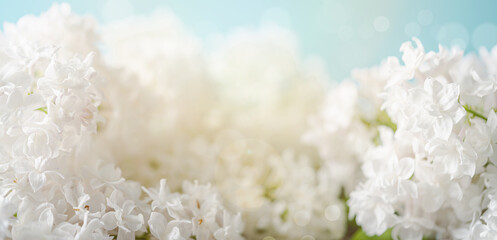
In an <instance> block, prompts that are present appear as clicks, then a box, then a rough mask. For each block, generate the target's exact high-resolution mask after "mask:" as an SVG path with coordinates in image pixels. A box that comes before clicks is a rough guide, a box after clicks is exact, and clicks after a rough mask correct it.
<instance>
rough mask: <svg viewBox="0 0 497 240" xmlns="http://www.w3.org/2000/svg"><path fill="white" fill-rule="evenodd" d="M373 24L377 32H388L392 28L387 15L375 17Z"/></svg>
mask: <svg viewBox="0 0 497 240" xmlns="http://www.w3.org/2000/svg"><path fill="white" fill-rule="evenodd" d="M373 26H374V29H375V30H376V31H377V32H386V31H387V30H388V28H390V21H389V20H388V18H386V17H385V16H378V17H376V18H375V19H374V22H373Z"/></svg>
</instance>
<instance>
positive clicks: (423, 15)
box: [418, 9, 433, 26]
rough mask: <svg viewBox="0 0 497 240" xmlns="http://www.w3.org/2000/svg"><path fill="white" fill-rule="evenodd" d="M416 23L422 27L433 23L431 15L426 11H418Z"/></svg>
mask: <svg viewBox="0 0 497 240" xmlns="http://www.w3.org/2000/svg"><path fill="white" fill-rule="evenodd" d="M418 22H419V24H421V25H423V26H427V25H430V24H431V23H432V22H433V13H432V12H431V11H430V10H428V9H424V10H421V11H419V13H418Z"/></svg>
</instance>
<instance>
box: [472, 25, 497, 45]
mask: <svg viewBox="0 0 497 240" xmlns="http://www.w3.org/2000/svg"><path fill="white" fill-rule="evenodd" d="M471 41H472V43H473V47H474V48H475V49H479V48H480V47H487V48H491V47H493V46H494V45H496V44H497V25H495V24H492V23H484V24H481V25H479V26H478V27H477V28H475V30H474V31H473V35H472V38H471Z"/></svg>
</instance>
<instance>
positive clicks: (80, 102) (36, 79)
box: [0, 5, 243, 239]
mask: <svg viewBox="0 0 497 240" xmlns="http://www.w3.org/2000/svg"><path fill="white" fill-rule="evenodd" d="M54 21H62V23H64V24H62V25H60V24H52V23H54ZM85 22H86V20H85V19H82V18H80V17H79V16H76V15H73V14H71V13H70V9H69V7H68V6H67V5H61V6H59V5H55V6H54V7H53V8H52V9H51V10H50V11H49V12H48V13H46V14H43V15H42V16H41V17H39V18H38V17H27V18H24V19H22V20H21V21H20V22H19V23H18V24H16V25H14V24H10V25H8V27H7V28H8V30H6V32H5V33H2V35H1V38H2V41H1V43H0V103H1V104H0V143H1V147H0V157H1V160H0V200H1V201H0V238H2V239H4V238H7V239H9V238H13V239H33V238H36V239H113V238H115V237H117V239H134V238H135V237H137V236H141V235H144V236H148V237H150V232H148V230H147V228H149V226H148V221H146V219H148V218H149V216H150V215H151V213H150V212H151V206H150V205H149V203H148V200H147V199H146V198H144V197H143V196H142V195H143V194H142V189H141V185H140V184H139V183H137V182H132V181H130V180H128V179H125V178H124V177H123V176H122V174H121V173H122V171H121V169H120V168H119V166H116V165H115V161H114V160H113V159H114V157H115V156H112V154H110V153H109V151H108V150H105V148H104V147H101V146H98V147H97V145H98V141H97V138H96V136H97V134H98V132H99V130H98V128H99V125H101V124H102V121H103V120H104V119H103V117H102V116H101V114H100V112H99V107H100V106H101V104H102V102H103V101H104V98H103V96H102V93H101V92H102V90H103V89H102V88H103V86H105V85H101V84H100V83H101V78H100V76H101V75H99V74H98V73H97V71H96V70H95V68H98V70H99V71H100V70H101V71H103V72H112V70H106V69H107V67H106V66H105V65H104V64H103V63H102V62H100V61H99V59H98V57H99V54H94V53H88V52H89V51H91V50H95V49H93V48H92V47H91V46H94V45H93V42H92V40H91V39H92V38H93V37H90V36H92V35H91V34H93V33H94V32H93V31H94V30H93V29H92V28H91V27H90V25H87V24H86V23H85ZM52 25H56V26H57V28H56V27H52ZM87 27H88V28H87ZM32 28H33V29H32ZM73 30H78V31H79V30H80V31H81V34H82V33H83V32H86V31H88V34H89V35H88V39H87V38H85V36H87V35H85V34H83V35H81V34H80V33H77V32H73ZM37 31H40V32H37ZM42 33H43V34H42ZM45 33H46V34H45ZM51 34H55V35H51ZM80 40H82V42H78V41H80ZM83 40H84V41H83ZM85 43H88V45H86V46H84V44H85ZM73 47H74V48H73ZM78 47H82V48H78ZM77 55H80V56H81V55H82V56H83V58H80V57H77ZM73 56H76V57H73ZM84 56H86V57H84ZM95 56H96V57H97V60H94V58H95ZM95 61H96V62H98V63H99V64H97V67H95V68H94V65H95V64H94V62H95ZM109 69H111V68H109ZM104 92H105V91H104ZM196 186H197V185H195V186H192V187H189V185H185V192H188V193H184V194H182V195H181V198H182V199H183V198H185V199H189V198H194V197H198V198H200V197H201V196H198V194H199V193H202V192H206V190H205V189H204V188H201V187H196ZM188 189H190V190H188ZM209 192H210V194H209V196H217V195H216V194H217V193H216V190H215V189H209ZM188 194H190V195H191V196H189V195H188ZM171 195H172V196H180V195H177V194H174V193H171ZM205 198H207V199H210V200H206V201H207V203H206V204H205V206H204V208H203V210H202V211H201V212H200V213H197V214H196V215H195V217H197V218H201V219H204V218H205V219H206V224H205V226H208V227H199V228H198V230H197V231H194V232H191V233H190V235H188V236H187V237H191V236H193V237H197V239H212V238H214V234H216V235H217V236H219V237H218V238H220V239H221V238H222V237H224V238H226V237H228V238H230V239H237V238H241V236H240V234H241V232H242V230H243V223H242V222H241V221H240V215H236V214H232V213H231V211H228V210H227V209H225V208H224V206H223V205H222V202H221V201H218V200H217V198H216V200H213V199H215V197H205ZM209 203H210V204H209ZM196 209H197V207H196V206H195V204H192V203H191V201H189V204H185V207H184V211H186V212H187V213H194V212H196V211H197V210H196ZM211 212H219V214H218V215H216V216H214V218H212V216H211V215H210V213H211ZM153 215H156V214H153ZM237 216H238V217H237ZM237 219H238V220H237ZM190 221H192V219H190ZM197 224H198V223H197ZM152 229H153V228H152ZM176 230H177V228H174V229H171V231H170V232H169V233H164V234H172V235H171V236H173V235H175V234H176V235H177V233H178V232H177V231H176ZM154 231H155V230H154ZM161 234H162V233H161Z"/></svg>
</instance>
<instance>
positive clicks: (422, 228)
mask: <svg viewBox="0 0 497 240" xmlns="http://www.w3.org/2000/svg"><path fill="white" fill-rule="evenodd" d="M210 40H211V41H210V43H211V44H210V45H209V46H204V43H203V42H202V41H201V40H199V39H198V38H196V37H195V36H194V35H193V34H191V33H190V32H188V30H187V29H186V28H185V27H184V26H183V25H182V23H181V21H180V20H178V19H177V18H176V17H175V16H174V15H173V14H172V13H170V12H164V11H163V12H158V13H156V14H153V15H152V16H149V17H137V18H133V19H129V20H126V21H121V22H116V23H111V24H109V25H106V26H99V24H98V23H97V22H96V21H95V20H94V19H93V18H92V17H89V16H78V15H75V14H74V13H72V12H71V10H70V7H69V6H68V5H67V4H61V5H54V6H53V7H52V8H51V9H50V10H49V11H47V12H46V13H43V14H42V15H41V16H39V17H37V16H26V17H23V18H21V19H20V20H19V21H18V22H17V23H15V24H13V23H6V24H4V27H3V31H2V32H0V239H116V238H117V239H168V240H169V239H171V240H176V239H178V240H179V239H185V240H187V239H197V240H211V239H244V238H247V239H265V240H270V239H307V240H312V239H341V238H350V237H352V235H353V234H354V232H356V231H357V233H360V234H367V235H369V236H373V235H381V234H384V233H387V234H391V236H392V237H394V238H396V239H419V240H421V239H423V238H437V239H495V238H497V149H496V147H497V113H496V112H497V94H496V93H497V48H495V49H493V50H492V51H491V52H488V51H486V50H484V49H483V50H481V51H480V54H479V56H476V55H467V56H464V54H463V52H462V51H459V50H457V49H452V50H448V49H445V48H443V47H440V50H439V52H425V51H424V49H423V47H422V45H421V43H420V42H419V41H418V40H416V39H415V40H414V43H415V45H413V42H407V43H405V44H403V45H402V47H401V51H402V52H403V56H402V63H401V61H399V59H397V58H395V57H390V58H388V59H387V60H386V61H384V62H383V63H382V64H381V65H379V66H378V67H375V68H371V69H362V70H355V71H353V72H352V76H351V80H347V81H344V82H342V83H340V84H338V85H336V86H330V80H329V79H328V76H327V73H326V71H325V70H324V69H325V68H324V65H323V63H322V62H321V61H320V60H319V58H317V57H308V58H304V59H302V57H301V56H300V55H299V52H298V47H297V46H298V44H297V40H296V39H295V37H294V36H293V35H292V34H291V32H289V31H287V30H285V29H282V28H279V27H277V26H273V25H264V26H261V27H260V28H256V29H239V30H237V31H235V32H233V33H228V34H225V35H215V36H213V37H212V39H210ZM166 179H167V180H166ZM354 222H355V224H357V225H358V226H359V228H358V227H357V225H355V224H354Z"/></svg>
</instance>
